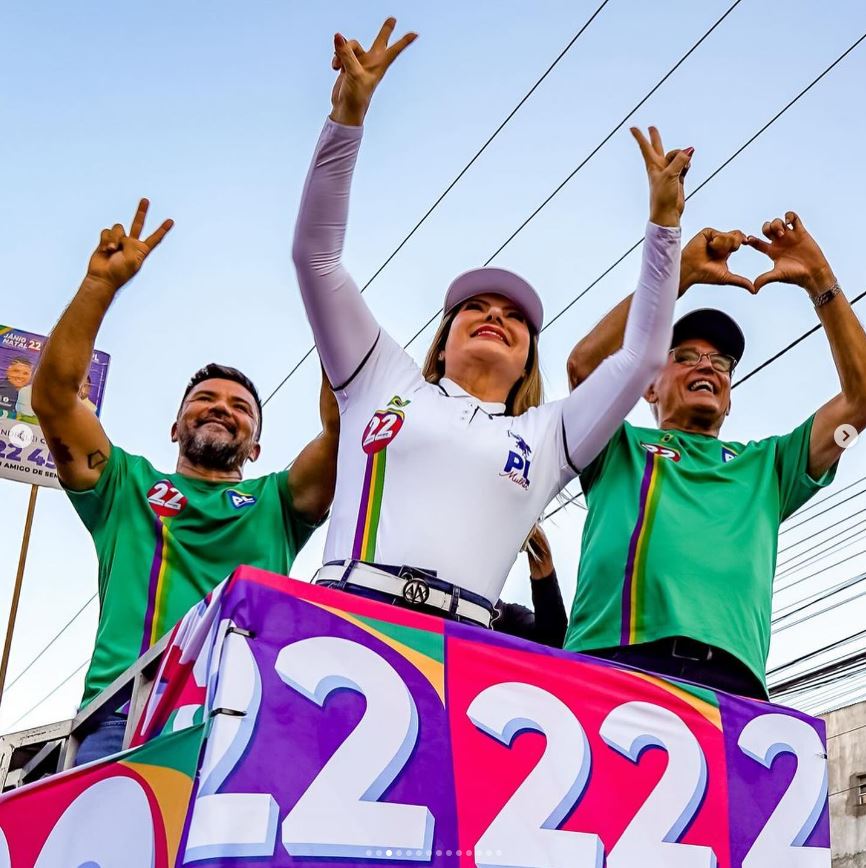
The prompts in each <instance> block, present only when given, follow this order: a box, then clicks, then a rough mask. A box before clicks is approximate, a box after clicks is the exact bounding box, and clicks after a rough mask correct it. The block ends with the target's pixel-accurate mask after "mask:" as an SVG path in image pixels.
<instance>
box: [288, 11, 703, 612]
mask: <svg viewBox="0 0 866 868" xmlns="http://www.w3.org/2000/svg"><path fill="white" fill-rule="evenodd" d="M395 23H396V22H395V20H394V19H393V18H389V19H388V20H387V21H386V22H385V24H384V25H383V26H382V29H381V31H380V32H379V35H378V36H377V37H376V39H375V41H374V42H373V44H372V46H371V47H370V48H369V49H368V50H364V49H363V48H362V47H361V46H360V44H359V43H358V42H356V41H351V42H349V41H347V40H346V39H345V38H344V37H342V36H341V35H340V34H337V35H336V36H335V38H334V48H335V57H334V60H333V63H332V65H333V66H334V69H335V70H338V71H339V75H338V78H337V81H336V84H335V86H334V90H333V94H332V105H333V111H332V113H331V115H330V118H329V119H328V120H327V121H326V123H325V128H324V130H323V132H322V135H321V137H320V139H319V142H318V145H317V147H316V151H315V154H314V156H313V162H312V166H311V168H310V171H309V175H308V177H307V182H306V185H305V187H304V192H303V197H302V202H301V206H300V212H299V215H298V223H297V228H296V231H295V241H294V248H293V254H294V261H295V266H296V268H297V273H298V281H299V284H300V288H301V295H302V297H303V300H304V304H305V306H306V310H307V316H308V318H309V321H310V325H311V326H312V329H313V333H314V335H315V339H316V346H317V347H318V350H319V354H320V356H321V359H322V363H323V365H324V367H325V370H326V372H327V374H328V378H329V380H330V381H331V383H333V384H334V386H335V389H334V391H335V392H336V395H337V400H338V402H339V404H340V412H341V429H340V444H339V457H338V471H337V489H336V495H335V498H334V507H333V510H332V513H331V522H330V527H329V530H328V538H327V542H326V545H325V565H324V566H323V567H322V569H321V570H320V571H319V573H318V574H317V579H316V581H317V582H319V583H322V584H328V585H331V586H334V587H339V588H341V589H343V590H346V591H350V592H353V593H358V594H362V595H364V596H369V597H373V598H376V599H380V600H383V601H386V602H392V603H396V604H398V605H405V606H416V607H419V608H421V609H422V610H423V611H427V612H431V613H434V614H438V615H441V616H443V617H450V618H455V619H459V620H463V621H468V622H471V623H475V624H480V625H483V626H485V627H486V626H489V625H490V619H491V613H492V610H493V605H494V603H495V602H496V600H497V599H498V597H499V593H500V591H501V590H502V587H503V585H504V583H505V579H506V577H507V575H508V571H509V569H510V567H511V565H512V564H513V563H514V560H515V558H516V557H517V554H518V552H519V551H520V549H521V546H522V545H523V543H524V541H525V540H526V538H527V535H528V534H529V533H530V531H531V529H532V527H533V524H534V523H535V521H536V520H537V518H538V516H539V515H540V514H541V512H542V510H543V509H544V507H545V506H546V504H547V503H548V502H549V501H550V500H551V498H552V497H554V496H555V495H556V494H557V493H558V492H559V491H560V490H561V489H562V488H563V486H565V485H566V484H567V483H568V482H570V481H571V480H572V479H573V478H574V477H575V475H576V474H577V473H578V471H579V470H581V469H582V468H583V467H585V466H586V465H587V464H588V463H589V462H590V461H591V460H592V459H593V458H594V457H595V456H596V455H597V454H598V453H599V452H600V451H601V449H602V448H603V447H604V445H605V443H606V442H607V441H608V439H609V438H610V437H611V435H612V434H613V433H614V432H615V431H616V429H617V428H618V427H619V425H620V424H621V423H622V421H623V418H624V417H625V415H626V413H628V412H629V410H630V409H631V408H632V406H633V405H634V404H635V403H636V401H637V400H638V398H640V396H641V394H642V393H643V391H644V389H645V388H646V386H648V385H649V383H650V382H651V381H652V380H653V378H654V377H655V375H656V374H657V373H658V371H659V370H660V369H661V367H662V365H663V364H664V362H665V359H666V354H667V349H668V343H669V340H670V333H671V319H672V315H673V307H674V301H675V299H676V294H677V286H678V280H679V258H680V230H679V219H680V214H681V213H682V209H683V201H684V199H683V190H682V175H683V174H684V172H685V170H686V169H687V167H688V164H689V161H690V158H691V154H692V150H691V149H688V150H686V151H678V152H674V153H673V154H671V155H669V156H668V157H666V156H665V154H664V150H663V148H662V145H661V140H660V138H659V135H658V132H657V131H656V130H654V129H652V128H651V129H650V134H651V139H650V140H649V141H648V140H647V139H645V138H644V136H643V135H642V134H641V133H640V132H639V131H637V130H633V131H632V132H633V134H634V136H635V138H636V139H637V141H638V143H639V145H640V148H641V152H642V153H643V156H644V160H645V162H646V168H647V173H648V175H649V180H650V202H651V208H650V223H649V225H648V227H647V233H646V244H645V246H644V257H643V266H642V271H641V276H640V281H639V283H638V287H637V290H636V292H635V301H634V304H633V306H632V309H631V315H630V317H629V321H628V328H627V329H626V336H625V341H624V344H623V348H622V349H621V350H620V351H619V352H618V353H615V354H614V355H613V356H611V357H610V358H608V359H607V360H606V361H605V362H603V363H602V365H601V366H599V368H598V369H597V370H596V371H595V373H593V375H592V376H591V377H589V378H588V379H587V380H586V382H585V383H583V384H581V386H580V387H579V388H578V389H576V390H575V391H574V392H572V393H571V394H570V395H569V396H568V397H567V398H565V399H563V400H561V401H553V402H550V403H547V404H543V403H542V400H543V397H542V385H541V377H540V374H539V368H538V335H539V332H540V331H541V327H542V323H543V309H542V304H541V300H540V299H539V297H538V295H537V293H536V292H535V290H534V289H533V288H532V286H531V285H530V284H529V283H528V282H527V281H526V280H524V279H523V278H522V277H519V276H518V275H516V274H514V273H513V272H510V271H506V270H504V269H500V268H480V269H474V270H472V271H468V272H466V273H465V274H462V275H460V276H459V277H458V278H457V279H456V280H455V281H454V282H453V283H452V284H451V286H450V287H449V288H448V291H447V293H446V295H445V302H444V305H443V310H444V316H443V319H442V322H441V323H440V325H439V328H438V330H437V333H436V337H435V338H434V341H433V345H432V346H431V348H430V351H429V352H428V354H427V358H426V361H425V363H424V367H423V369H419V367H418V365H417V364H416V363H415V362H414V361H413V360H412V358H411V357H410V356H409V355H407V354H406V353H405V352H404V351H403V350H402V349H401V347H400V346H399V345H398V344H397V343H396V342H395V341H394V340H393V339H392V338H391V336H390V335H388V334H387V333H386V332H384V331H383V330H382V329H381V328H380V326H379V324H378V323H377V322H376V319H375V318H374V316H373V314H372V313H371V312H370V310H369V309H368V308H367V306H366V304H365V303H364V301H363V299H362V297H361V294H360V292H359V291H358V287H357V286H356V284H355V282H354V281H353V280H352V278H351V276H350V275H349V273H348V272H347V271H346V269H345V268H344V266H343V264H342V260H341V257H342V249H343V239H344V236H345V229H346V217H347V213H348V205H349V189H350V185H351V178H352V172H353V169H354V165H355V159H356V156H357V152H358V149H359V146H360V142H361V135H362V131H363V130H362V124H363V121H364V116H365V115H366V112H367V109H368V107H369V105H370V100H371V97H372V95H373V91H374V90H375V88H376V86H377V85H378V83H379V81H380V80H381V79H382V77H383V76H384V74H385V72H386V70H387V69H388V67H389V66H390V65H391V63H393V61H394V60H395V59H396V57H397V56H398V55H399V54H400V53H401V52H402V51H403V50H404V49H405V48H406V47H407V46H408V45H409V44H410V43H411V42H412V41H413V40H414V39H415V34H412V33H410V34H407V35H406V36H404V37H403V38H402V39H400V40H398V41H397V42H395V43H394V44H393V45H390V46H389V44H388V43H389V40H390V37H391V34H392V33H393V30H394V25H395Z"/></svg>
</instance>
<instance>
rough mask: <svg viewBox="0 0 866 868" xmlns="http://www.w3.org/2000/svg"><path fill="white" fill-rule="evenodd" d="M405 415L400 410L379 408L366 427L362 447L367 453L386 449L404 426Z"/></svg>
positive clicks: (370, 453)
mask: <svg viewBox="0 0 866 868" xmlns="http://www.w3.org/2000/svg"><path fill="white" fill-rule="evenodd" d="M403 419H404V416H403V414H402V413H401V412H400V411H399V410H377V411H376V412H375V413H374V414H373V418H372V419H371V420H370V421H369V422H368V423H367V427H366V428H364V436H363V437H362V438H361V448H362V449H363V450H364V452H366V453H367V455H373V454H374V453H375V452H380V451H381V450H382V449H384V448H385V447H386V446H387V445H388V444H389V443H390V442H391V441H392V440H393V439H394V438H395V437H396V436H397V434H399V433H400V429H401V428H402V427H403Z"/></svg>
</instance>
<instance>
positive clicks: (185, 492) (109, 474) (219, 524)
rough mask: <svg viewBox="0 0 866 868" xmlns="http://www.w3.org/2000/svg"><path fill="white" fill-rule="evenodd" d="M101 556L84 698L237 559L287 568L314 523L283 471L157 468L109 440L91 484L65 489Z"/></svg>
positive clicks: (275, 568) (270, 567)
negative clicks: (214, 474) (206, 475)
mask: <svg viewBox="0 0 866 868" xmlns="http://www.w3.org/2000/svg"><path fill="white" fill-rule="evenodd" d="M66 493H67V494H68V495H69V499H70V500H71V501H72V505H73V506H74V507H75V510H76V512H77V513H78V515H79V516H80V518H81V520H82V521H83V522H84V524H85V526H86V527H87V529H88V530H89V531H90V534H91V536H92V537H93V542H94V545H95V546H96V554H97V557H98V559H99V603H100V614H99V626H98V628H97V632H96V646H95V648H94V651H93V659H92V660H91V662H90V668H89V670H88V672H87V678H86V680H85V686H84V698H83V700H82V704H83V705H86V704H87V703H88V702H90V700H91V699H93V698H94V696H96V694H97V693H99V691H100V690H102V689H103V688H104V687H106V686H107V685H108V684H110V683H111V682H112V681H113V680H114V679H115V678H116V677H117V676H118V675H120V674H121V673H122V672H123V671H124V670H125V669H126V668H127V667H128V666H130V665H131V664H132V663H133V662H134V661H135V660H136V659H137V658H138V657H139V656H140V655H141V654H142V653H144V651H146V650H147V649H148V648H149V647H150V646H151V645H153V643H154V642H156V641H157V640H158V639H159V638H160V637H161V636H162V635H163V634H164V633H166V632H167V631H168V630H170V629H171V628H172V627H173V626H174V625H175V623H176V622H177V621H178V620H180V618H181V617H183V615H184V614H186V612H187V611H188V610H189V609H190V608H191V607H192V606H194V605H195V604H196V603H197V602H199V600H201V599H202V598H203V597H205V596H206V595H207V594H208V593H210V591H212V590H213V588H214V587H215V586H216V585H217V584H219V582H221V581H222V580H223V579H224V578H226V576H228V575H230V574H231V572H232V571H233V570H234V569H235V567H237V566H239V565H240V564H250V565H252V566H255V567H261V568H262V569H266V570H271V571H273V572H275V573H281V574H283V575H286V574H288V572H289V569H290V568H291V565H292V562H293V560H294V558H295V555H296V554H297V552H298V550H299V549H300V548H301V546H303V544H304V543H305V542H306V541H307V539H308V538H309V536H310V534H311V533H312V531H313V528H312V527H311V526H309V525H307V524H305V523H304V522H303V521H302V520H301V519H300V518H299V517H298V515H297V514H296V513H295V511H294V509H293V508H292V502H291V496H290V493H289V485H288V481H287V473H286V472H285V471H283V472H281V473H271V474H269V475H267V476H263V477H261V478H260V479H250V480H246V481H243V482H237V483H226V482H207V481H204V480H200V479H192V478H190V477H188V476H181V475H180V474H179V473H162V472H161V471H159V470H156V469H155V468H154V466H153V465H152V464H151V463H150V462H149V461H148V460H147V459H146V458H142V457H141V456H138V455H129V454H128V453H126V452H124V451H123V450H122V449H120V448H118V447H117V446H112V447H111V455H110V457H109V459H108V464H107V465H106V467H105V470H104V471H103V473H102V476H101V477H100V478H99V482H98V483H97V484H96V486H95V488H92V489H90V490H89V491H80V492H76V491H68V490H67V492H66Z"/></svg>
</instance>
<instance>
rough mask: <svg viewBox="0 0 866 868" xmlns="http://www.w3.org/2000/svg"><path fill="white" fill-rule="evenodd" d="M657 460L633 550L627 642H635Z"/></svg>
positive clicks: (655, 457)
mask: <svg viewBox="0 0 866 868" xmlns="http://www.w3.org/2000/svg"><path fill="white" fill-rule="evenodd" d="M658 469H659V458H658V456H657V455H653V470H652V475H651V476H650V484H649V490H648V491H647V496H646V503H645V504H644V514H643V527H642V528H641V529H640V535H639V536H638V538H637V546H636V548H635V556H634V567H633V569H632V580H631V601H630V602H631V620H630V622H629V625H628V638H629V642H631V643H634V642H635V641H637V595H638V590H639V588H638V585H640V583H641V581H642V579H643V561H644V557H645V555H646V541H647V539H648V537H649V525H650V521H649V518H650V509H651V508H652V502H653V497H654V496H655V492H656V484H657V483H658V478H659V475H658Z"/></svg>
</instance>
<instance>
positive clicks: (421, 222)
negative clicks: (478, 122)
mask: <svg viewBox="0 0 866 868" xmlns="http://www.w3.org/2000/svg"><path fill="white" fill-rule="evenodd" d="M609 2H610V0H603V2H602V3H601V4H600V5H599V6H598V7H597V8H596V10H595V11H594V12H593V13H592V15H590V17H589V18H588V19H587V20H586V21H585V22H584V24H583V26H582V27H581V28H580V29H579V30H578V31H577V33H575V34H574V36H572V37H571V39H570V40H569V42H568V43H567V44H566V46H565V48H563V49H562V51H560V52H559V54H558V55H557V56H556V58H554V60H553V62H552V63H551V64H550V65H549V66H548V67H547V69H546V70H544V72H543V73H542V74H541V75H540V76H539V78H538V79H536V81H535V83H534V84H533V85H532V87H530V88H529V90H528V91H527V92H526V93H525V94H524V95H523V96H522V97H521V99H520V100H519V101H518V102H517V104H516V105H515V106H514V108H512V109H511V111H510V112H509V113H508V114H507V115H506V116H505V119H504V120H503V121H502V122H501V123H500V124H499V126H498V127H496V129H495V130H494V131H493V132H492V133H491V134H490V136H488V138H487V141H485V142H484V144H483V145H482V146H481V147H480V148H479V149H478V150H477V151H476V152H475V154H474V155H473V156H472V159H470V160H469V162H468V163H467V164H466V165H465V166H464V167H463V168H462V169H461V170H460V171H459V172H458V173H457V175H455V177H454V179H453V180H452V181H451V183H450V184H448V186H447V187H446V188H445V189H444V190H443V191H442V192H441V193H440V194H439V195H438V196H437V197H436V199H435V200H434V202H433V204H432V205H431V206H430V207H429V208H428V209H427V210H426V211H425V212H424V215H423V216H422V217H421V219H420V220H419V221H418V222H417V223H416V224H415V225H414V226H413V227H412V228H411V229H410V230H409V232H408V233H407V234H406V235H405V236H404V238H403V240H402V241H401V242H400V243H399V244H398V245H397V246H396V247H395V248H394V249H393V250H392V251H391V253H390V254H389V255H388V257H387V258H386V259H385V261H384V262H383V263H382V264H381V265H380V266H379V267H378V268H377V269H376V270H375V271H374V272H373V274H372V276H371V277H370V278H369V279H368V280H367V282H366V283H365V284H364V285H363V286H362V287H361V292H365V291H366V289H367V288H368V287H369V286H370V284H371V283H372V282H373V281H374V280H375V279H376V278H377V277H378V276H379V275H380V274H381V273H382V272H383V271H384V270H385V269H386V268H387V267H388V265H389V264H390V263H391V261H392V260H393V259H394V257H395V256H396V255H397V254H398V253H399V252H400V251H401V250H402V249H403V248H404V247H405V246H406V244H407V243H408V241H409V239H410V238H412V236H413V235H414V234H415V233H416V232H417V231H418V230H419V229H420V228H421V227H422V226H423V225H424V223H426V222H427V218H428V217H429V216H430V215H431V214H432V213H433V212H434V211H435V210H436V209H437V208H438V207H439V205H440V204H441V202H442V200H443V199H444V198H445V197H446V196H447V195H448V194H449V193H450V192H451V191H452V190H453V189H454V187H455V186H457V184H458V183H459V182H460V179H461V178H462V177H463V176H464V175H465V174H466V173H467V172H468V171H469V170H470V169H471V168H472V166H473V165H474V164H475V162H476V161H477V160H478V158H479V157H480V156H481V155H482V154H483V153H484V152H485V151H486V150H487V148H488V146H489V145H490V144H491V143H492V142H493V140H494V139H495V138H496V137H497V136H498V135H499V134H500V133H501V132H502V130H503V129H505V127H506V126H507V125H508V123H509V121H510V120H511V119H512V118H513V117H514V116H515V115H516V114H517V112H519V111H520V109H521V108H522V107H523V105H524V103H526V101H527V100H528V99H529V98H530V97H531V96H532V94H533V93H535V91H536V90H537V89H538V88H539V87H540V86H541V84H542V82H543V81H544V80H545V79H546V78H547V76H548V75H550V73H551V72H553V69H554V67H556V66H557V64H558V63H559V62H560V61H561V60H562V59H563V57H565V55H566V54H568V52H569V51H570V50H571V47H572V46H573V45H574V44H575V42H577V40H578V39H580V37H581V36H582V35H583V33H584V31H586V29H587V28H588V27H589V25H590V24H592V22H593V21H594V20H595V19H596V17H597V16H598V15H599V14H600V13H601V11H602V9H604V7H605V6H607V4H608V3H609ZM315 348H316V346H315V344H313V346H311V347H310V348H309V349H308V350H307V351H306V352H305V353H304V355H303V356H301V358H300V359H299V360H298V361H297V362H296V363H295V366H294V367H293V368H292V369H291V370H290V371H289V373H288V374H286V376H285V377H284V378H283V379H282V381H281V382H280V384H279V385H278V386H277V387H276V388H275V389H274V390H273V391H272V392H271V393H270V395H268V397H267V398H265V400H264V401H262V407H264V406H265V405H266V404H267V403H268V401H270V400H271V398H273V397H274V395H276V394H277V392H279V391H280V389H282V388H283V386H284V385H285V384H286V383H287V382H288V381H289V379H290V378H291V377H292V375H293V374H294V373H295V371H297V370H298V368H300V367H301V365H302V364H303V363H304V362H305V361H306V360H307V359H308V358H309V357H310V356H311V355H312V353H313V350H315Z"/></svg>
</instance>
